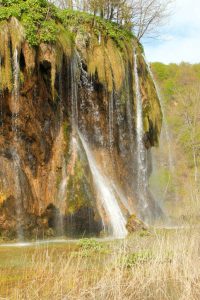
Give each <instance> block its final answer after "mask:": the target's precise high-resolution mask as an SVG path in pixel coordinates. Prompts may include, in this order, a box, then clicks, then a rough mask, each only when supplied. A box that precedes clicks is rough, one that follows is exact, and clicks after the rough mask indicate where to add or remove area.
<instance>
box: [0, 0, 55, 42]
mask: <svg viewBox="0 0 200 300" xmlns="http://www.w3.org/2000/svg"><path fill="white" fill-rule="evenodd" d="M2 5H3V6H1V7H0V20H5V19H6V20H8V19H9V18H10V17H16V18H18V19H19V20H21V21H22V24H23V25H24V28H25V32H26V38H27V40H28V42H29V44H30V45H32V46H37V45H39V44H40V43H41V42H47V43H54V42H55V41H56V36H57V33H58V30H57V27H56V20H57V18H56V11H57V9H56V8H55V7H54V6H53V5H51V4H50V3H48V1H46V0H26V1H23V0H18V1H14V0H13V1H8V0H3V1H2Z"/></svg>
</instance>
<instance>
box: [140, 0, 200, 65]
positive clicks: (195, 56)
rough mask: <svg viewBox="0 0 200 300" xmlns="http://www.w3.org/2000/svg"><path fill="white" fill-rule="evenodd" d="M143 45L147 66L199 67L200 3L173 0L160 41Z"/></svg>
mask: <svg viewBox="0 0 200 300" xmlns="http://www.w3.org/2000/svg"><path fill="white" fill-rule="evenodd" d="M143 45H144V49H145V53H146V56H147V59H148V60H149V61H150V62H155V61H160V62H163V63H167V64H168V63H180V62H183V61H185V62H189V63H200V0H175V4H173V14H172V16H171V17H170V18H169V21H168V22H167V24H166V25H165V26H164V27H162V28H161V35H160V37H159V38H158V39H145V40H143Z"/></svg>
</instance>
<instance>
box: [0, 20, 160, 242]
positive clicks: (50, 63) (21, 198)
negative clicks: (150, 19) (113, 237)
mask: <svg viewBox="0 0 200 300" xmlns="http://www.w3.org/2000/svg"><path fill="white" fill-rule="evenodd" d="M13 24H14V25H13ZM13 26H15V34H14V35H13V30H12V28H13ZM62 35H63V32H62ZM74 35H75V38H74V41H72V40H70V39H69V37H68V36H67V33H66V37H64V39H65V40H64V41H63V38H62V39H60V36H59V35H58V41H57V43H56V44H55V45H46V44H41V45H40V46H39V47H37V48H34V49H33V48H31V47H30V46H29V45H28V44H27V42H26V40H25V37H24V33H23V28H22V27H21V25H20V24H19V23H18V21H17V20H16V19H11V21H10V22H5V23H3V24H1V37H0V38H1V47H0V58H1V60H0V62H1V63H0V90H1V92H0V119H1V120H0V121H1V123H0V125H1V126H0V133H1V134H0V145H1V146H0V232H1V234H2V235H3V236H9V237H11V238H14V237H16V236H17V234H18V235H19V234H22V235H24V236H25V237H33V236H34V237H35V236H37V237H44V236H54V235H56V234H57V235H58V234H60V235H62V234H63V233H65V234H67V235H73V236H75V235H84V234H97V235H98V234H100V232H101V231H102V228H103V223H104V226H106V224H107V223H109V220H107V216H106V214H105V212H104V210H103V208H102V207H101V204H100V202H99V201H98V193H97V192H96V189H95V185H94V178H93V176H92V173H91V169H90V166H89V163H88V159H87V155H86V153H85V150H84V147H83V145H82V143H81V141H80V136H78V133H77V132H80V134H81V135H83V136H84V139H85V140H86V141H87V143H88V144H89V145H90V148H91V150H92V152H93V155H94V157H95V159H96V162H97V164H98V166H99V168H100V169H101V171H102V172H103V174H104V175H105V176H106V178H109V184H110V185H112V190H113V192H114V193H115V195H116V197H117V198H118V199H119V203H120V204H119V205H120V207H121V210H122V211H123V213H124V215H125V216H128V215H129V214H130V211H136V212H137V196H136V192H135V191H136V183H137V178H136V177H137V167H136V165H137V164H136V144H135V143H136V139H135V135H136V133H135V115H136V106H135V80H134V72H133V69H134V65H133V62H134V60H133V51H134V49H135V50H136V51H137V53H138V73H139V78H140V88H141V93H142V101H143V119H144V130H145V133H144V143H145V146H146V148H147V149H150V148H151V147H152V146H155V145H157V144H158V138H159V134H160V129H161V121H162V114H161V110H160V105H159V101H158V99H157V96H156V91H155V88H154V86H153V83H152V81H151V78H150V76H149V74H148V72H147V67H146V64H145V62H144V59H143V56H142V50H141V49H140V47H139V45H138V44H137V42H136V41H135V40H133V41H132V42H131V43H127V44H126V43H124V47H123V48H119V47H118V46H117V45H116V44H115V42H114V41H112V40H111V39H103V38H102V41H101V43H100V44H99V41H98V38H97V37H96V36H95V34H94V33H93V32H92V31H91V32H88V33H87V34H83V33H82V32H81V31H80V32H78V31H77V32H75V33H74ZM2 45H3V46H2ZM149 171H150V164H149ZM120 199H121V200H120ZM123 199H126V201H127V203H128V205H124V204H123ZM152 205H154V204H153V200H152ZM127 206H128V208H127ZM103 215H104V218H103V221H104V222H102V216H103Z"/></svg>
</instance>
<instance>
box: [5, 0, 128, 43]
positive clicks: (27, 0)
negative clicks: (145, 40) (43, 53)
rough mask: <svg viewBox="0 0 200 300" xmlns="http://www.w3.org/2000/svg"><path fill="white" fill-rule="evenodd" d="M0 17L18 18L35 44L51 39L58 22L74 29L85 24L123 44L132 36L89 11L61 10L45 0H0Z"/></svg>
mask: <svg viewBox="0 0 200 300" xmlns="http://www.w3.org/2000/svg"><path fill="white" fill-rule="evenodd" d="M0 5H1V6H0V21H1V20H9V19H10V18H11V17H16V18H17V19H19V20H20V21H21V22H22V24H23V26H24V28H25V32H26V38H27V40H28V42H29V44H30V45H32V46H37V45H39V44H40V43H41V42H45V43H54V42H55V41H56V37H57V34H58V31H59V29H58V26H57V24H58V23H61V24H62V25H64V26H65V27H66V28H69V27H74V30H76V29H79V30H80V29H81V27H83V29H84V30H86V28H85V26H88V27H89V28H93V27H94V28H95V32H96V34H97V35H98V33H99V32H101V33H102V34H103V35H104V36H109V37H111V38H112V39H113V40H114V41H115V42H116V44H117V45H119V46H122V44H121V41H122V40H124V39H129V38H131V37H132V34H131V32H130V31H127V30H125V29H123V28H122V27H120V26H119V25H117V24H115V23H113V22H108V21H106V20H104V19H102V18H100V17H94V16H93V15H91V14H88V13H85V12H79V11H72V10H61V9H59V8H57V7H56V6H54V5H53V4H51V3H49V2H48V1H47V0H0Z"/></svg>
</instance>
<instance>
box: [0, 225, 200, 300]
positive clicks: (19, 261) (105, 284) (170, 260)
mask: <svg viewBox="0 0 200 300" xmlns="http://www.w3.org/2000/svg"><path fill="white" fill-rule="evenodd" d="M199 246H200V235H199V230H198V228H196V229H195V228H192V227H191V228H188V229H168V230H167V229H165V230H164V229H160V230H156V231H155V230H154V231H151V232H149V233H147V232H140V233H136V234H134V235H132V236H130V237H129V238H127V240H125V241H104V242H102V241H97V240H92V239H91V240H88V239H83V240H80V241H78V242H76V243H69V244H63V243H56V244H44V245H37V246H29V247H21V248H17V247H1V248H0V272H1V273H0V299H10V300H17V299H20V300H21V299H24V300H27V299H31V300H34V299H35V300H36V299H37V300H44V299H45V300H47V299H52V300H61V299H62V300H64V299H74V300H79V299H95V300H96V299H105V300H106V299H116V300H118V299H119V300H121V299H123V300H126V299H127V300H129V299H131V300H132V299H134V300H137V299H138V300H142V299H152V300H154V299H155V300H165V299H166V300H167V299H170V300H171V299H174V300H176V299H180V300H186V299H187V300H193V299H197V300H198V299H200V248H199Z"/></svg>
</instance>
